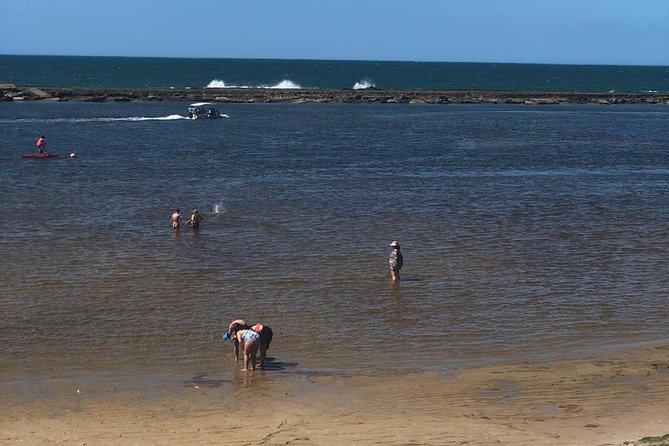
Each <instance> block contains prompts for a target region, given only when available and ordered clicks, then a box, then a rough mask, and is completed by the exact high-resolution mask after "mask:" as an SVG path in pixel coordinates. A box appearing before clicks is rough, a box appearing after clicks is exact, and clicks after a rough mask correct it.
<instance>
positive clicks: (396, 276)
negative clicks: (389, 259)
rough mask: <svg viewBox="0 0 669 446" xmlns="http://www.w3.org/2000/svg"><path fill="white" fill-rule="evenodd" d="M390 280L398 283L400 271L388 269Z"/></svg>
mask: <svg viewBox="0 0 669 446" xmlns="http://www.w3.org/2000/svg"><path fill="white" fill-rule="evenodd" d="M390 279H391V280H392V281H393V282H399V280H400V270H399V269H393V268H390Z"/></svg>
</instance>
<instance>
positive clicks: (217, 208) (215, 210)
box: [211, 203, 225, 215]
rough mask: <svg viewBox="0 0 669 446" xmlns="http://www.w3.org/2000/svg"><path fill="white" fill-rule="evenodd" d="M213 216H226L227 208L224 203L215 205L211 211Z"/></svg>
mask: <svg viewBox="0 0 669 446" xmlns="http://www.w3.org/2000/svg"><path fill="white" fill-rule="evenodd" d="M211 214H212V215H219V214H225V206H224V205H223V203H216V204H214V207H213V209H212V210H211Z"/></svg>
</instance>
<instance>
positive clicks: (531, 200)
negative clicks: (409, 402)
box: [0, 103, 669, 374]
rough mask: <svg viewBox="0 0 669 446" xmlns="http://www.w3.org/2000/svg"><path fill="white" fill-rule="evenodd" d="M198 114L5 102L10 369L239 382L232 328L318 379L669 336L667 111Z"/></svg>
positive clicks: (303, 108) (2, 225)
mask: <svg viewBox="0 0 669 446" xmlns="http://www.w3.org/2000/svg"><path fill="white" fill-rule="evenodd" d="M185 106H186V104H182V103H158V104H155V103H151V104H149V103H143V104H130V103H125V104H81V103H79V104H76V103H62V104H58V103H13V104H0V134H2V139H1V141H0V197H2V218H1V219H0V259H1V260H0V262H1V265H2V267H1V268H0V345H2V355H1V357H0V360H1V363H0V367H1V368H0V372H5V373H10V374H23V373H31V372H34V371H36V370H47V371H68V370H76V369H87V370H91V369H93V370H108V369H116V368H121V369H124V368H125V369H131V368H135V369H139V370H153V369H160V370H163V371H177V372H179V371H183V370H217V369H226V368H230V367H235V366H234V365H232V364H231V363H230V361H229V360H228V359H226V358H224V357H223V356H222V352H223V351H225V352H226V353H227V354H229V350H228V349H229V348H230V346H229V345H223V344H222V343H221V342H220V334H221V330H222V328H223V327H224V326H225V325H227V323H228V322H229V321H230V320H231V319H232V318H236V317H239V316H242V317H246V318H248V319H249V320H250V321H256V320H259V321H262V322H265V323H266V324H268V325H270V326H272V327H273V329H274V331H275V340H274V342H273V344H272V348H271V349H270V353H271V354H272V356H274V357H276V361H277V364H290V367H291V369H294V370H303V371H308V370H315V371H319V370H320V371H322V370H330V371H335V372H336V371H346V370H354V371H355V370H361V369H366V368H369V367H374V368H380V367H385V368H390V369H393V370H395V369H399V370H410V369H430V368H437V369H452V368H454V367H461V366H466V365H471V364H477V363H481V362H488V361H498V360H510V359H511V360H518V359H520V360H525V359H535V358H545V357H564V356H568V355H572V354H579V353H582V352H588V351H592V350H596V349H600V348H604V347H608V346H618V345H626V344H629V343H634V342H643V341H652V340H659V339H665V338H667V337H668V336H669V329H668V328H667V324H666V321H667V319H668V318H669V309H668V307H667V305H666V301H667V289H669V274H668V272H669V271H668V267H667V252H668V248H669V244H668V242H667V240H668V239H669V231H667V227H666V222H667V221H669V204H668V203H669V169H668V166H669V107H663V106H654V107H650V106H626V107H622V106H620V107H605V106H592V107H589V106H555V107H553V106H543V107H530V106H513V107H512V106H501V105H496V106H482V105H475V106H403V105H279V104H266V105H260V104H247V105H241V104H236V105H226V106H222V107H221V108H222V111H223V112H225V113H228V114H229V115H230V119H226V120H218V121H210V122H197V121H196V122H192V121H188V120H185V119H179V118H180V117H179V116H175V115H185ZM40 134H45V135H46V136H47V142H48V144H49V146H48V148H49V149H50V150H59V151H60V152H62V153H69V152H72V151H74V152H77V154H78V157H77V158H76V159H73V160H71V159H68V158H67V157H63V156H61V157H60V158H58V159H53V160H47V161H32V160H22V159H20V155H21V154H22V153H24V152H27V151H31V150H33V147H34V142H35V140H36V138H37V136H39V135H40ZM174 207H178V208H181V210H182V212H183V213H184V214H186V216H187V214H188V213H189V211H190V209H191V208H193V207H197V208H198V209H199V210H201V211H202V212H203V214H204V215H205V217H206V219H205V221H204V222H203V225H202V229H201V230H200V231H199V233H192V232H191V231H190V230H186V229H184V230H182V231H181V233H180V234H174V233H173V232H172V231H171V230H170V228H169V216H170V213H171V210H172V208H174ZM393 239H397V240H399V241H400V242H401V244H402V250H403V253H404V256H405V267H404V269H403V270H402V276H403V279H404V280H403V282H402V283H401V285H399V286H393V285H391V284H390V283H389V275H388V271H387V258H388V254H389V246H388V244H389V242H390V241H391V240H393ZM224 347H225V350H223V348H224Z"/></svg>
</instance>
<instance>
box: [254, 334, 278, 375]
mask: <svg viewBox="0 0 669 446" xmlns="http://www.w3.org/2000/svg"><path fill="white" fill-rule="evenodd" d="M251 330H253V331H255V332H256V333H258V334H259V335H260V365H259V367H260V369H261V370H263V369H264V368H265V360H266V358H267V350H269V345H270V344H271V343H272V337H273V336H274V332H273V331H272V329H271V328H270V327H268V326H267V325H263V324H261V323H257V324H255V325H254V326H253V327H251Z"/></svg>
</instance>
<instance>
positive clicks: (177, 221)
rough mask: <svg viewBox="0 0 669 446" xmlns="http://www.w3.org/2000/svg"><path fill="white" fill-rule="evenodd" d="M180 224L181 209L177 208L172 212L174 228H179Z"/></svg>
mask: <svg viewBox="0 0 669 446" xmlns="http://www.w3.org/2000/svg"><path fill="white" fill-rule="evenodd" d="M180 224H181V214H180V213H179V209H175V210H174V212H172V229H179V225H180Z"/></svg>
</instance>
